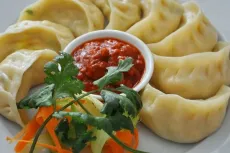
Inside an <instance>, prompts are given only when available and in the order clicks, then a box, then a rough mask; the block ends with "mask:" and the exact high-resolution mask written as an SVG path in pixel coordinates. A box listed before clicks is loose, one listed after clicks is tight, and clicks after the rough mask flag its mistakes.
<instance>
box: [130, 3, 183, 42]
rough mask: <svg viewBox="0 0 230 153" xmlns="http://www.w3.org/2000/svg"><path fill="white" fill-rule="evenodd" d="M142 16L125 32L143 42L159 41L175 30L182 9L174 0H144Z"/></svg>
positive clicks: (180, 17)
mask: <svg viewBox="0 0 230 153" xmlns="http://www.w3.org/2000/svg"><path fill="white" fill-rule="evenodd" d="M143 6H144V7H143V10H144V12H145V13H144V18H143V19H142V20H141V21H139V22H137V23H136V24H134V25H133V26H132V27H131V28H130V29H129V30H128V31H127V32H128V33H130V34H133V35H135V36H136V37H138V38H140V39H141V40H142V41H144V42H145V43H155V42H159V41H160V40H162V39H163V38H165V37H166V36H167V35H169V34H170V33H172V32H173V31H175V30H176V29H177V28H178V26H179V24H180V21H181V19H182V15H183V12H184V9H183V7H182V5H181V4H179V3H178V2H177V1H174V0H144V1H143Z"/></svg>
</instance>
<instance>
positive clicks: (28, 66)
mask: <svg viewBox="0 0 230 153" xmlns="http://www.w3.org/2000/svg"><path fill="white" fill-rule="evenodd" d="M56 55H57V53H56V52H55V51H52V50H48V49H46V50H37V51H30V50H20V51H17V52H15V53H13V54H11V55H9V56H7V57H6V59H5V60H3V61H2V62H1V63H0V97H1V99H0V114H1V115H3V116H5V117H6V118H8V119H9V120H11V121H14V122H16V123H18V124H19V125H21V126H23V125H24V122H25V121H26V120H27V119H26V115H25V112H20V113H19V111H18V109H17V106H16V102H18V101H20V100H21V99H22V98H24V97H25V96H26V95H27V93H28V91H29V89H30V88H31V87H33V86H36V85H39V84H41V83H43V82H44V78H45V73H44V71H43V67H44V65H45V63H47V62H48V61H51V60H52V59H53V58H54V57H55V56H56Z"/></svg>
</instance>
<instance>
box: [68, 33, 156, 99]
mask: <svg viewBox="0 0 230 153" xmlns="http://www.w3.org/2000/svg"><path fill="white" fill-rule="evenodd" d="M98 38H115V39H118V40H122V41H124V42H127V43H129V44H131V45H133V46H135V47H136V48H137V49H138V50H139V51H140V52H141V54H142V55H143V57H144V60H145V72H144V74H143V76H142V78H141V80H140V82H139V83H138V84H137V85H136V86H135V87H134V88H133V89H134V90H135V91H137V92H139V91H140V90H141V89H143V88H144V87H145V86H146V85H147V84H148V82H149V80H150V79H151V77H152V74H153V69H154V62H153V55H152V53H151V51H150V50H149V48H148V47H147V46H146V44H145V43H144V42H142V41H141V40H140V39H138V38H137V37H135V36H133V35H131V34H128V33H125V32H121V31H117V30H99V31H94V32H90V33H87V34H84V35H82V36H80V37H78V38H76V39H74V40H73V41H72V42H71V43H70V44H69V45H68V46H67V47H66V48H65V50H64V52H66V53H69V54H71V53H72V52H73V51H74V49H75V48H76V47H78V46H80V45H82V44H83V43H85V42H87V41H90V40H94V39H98ZM93 96H94V97H95V98H97V99H101V96H99V95H93Z"/></svg>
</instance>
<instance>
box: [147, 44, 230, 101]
mask: <svg viewBox="0 0 230 153" xmlns="http://www.w3.org/2000/svg"><path fill="white" fill-rule="evenodd" d="M154 62H155V63H154V64H155V65H154V67H155V69H154V74H153V76H152V79H151V81H150V82H151V84H152V85H154V86H155V87H156V88H157V89H159V90H161V91H163V92H165V93H167V94H178V95H180V96H182V97H184V98H189V99H205V98H208V97H210V96H213V95H215V93H216V92H217V91H218V90H219V88H220V87H221V86H222V85H224V84H225V85H229V84H230V46H228V47H225V48H223V49H222V50H220V51H219V52H204V53H196V54H192V55H187V56H182V57H164V56H157V55H154Z"/></svg>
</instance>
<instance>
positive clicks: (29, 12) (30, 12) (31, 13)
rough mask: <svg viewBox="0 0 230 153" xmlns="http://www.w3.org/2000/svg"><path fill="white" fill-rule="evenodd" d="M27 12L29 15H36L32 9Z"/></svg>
mask: <svg viewBox="0 0 230 153" xmlns="http://www.w3.org/2000/svg"><path fill="white" fill-rule="evenodd" d="M25 12H26V13H28V14H29V15H34V11H33V10H31V9H27V10H26V11H25Z"/></svg>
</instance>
